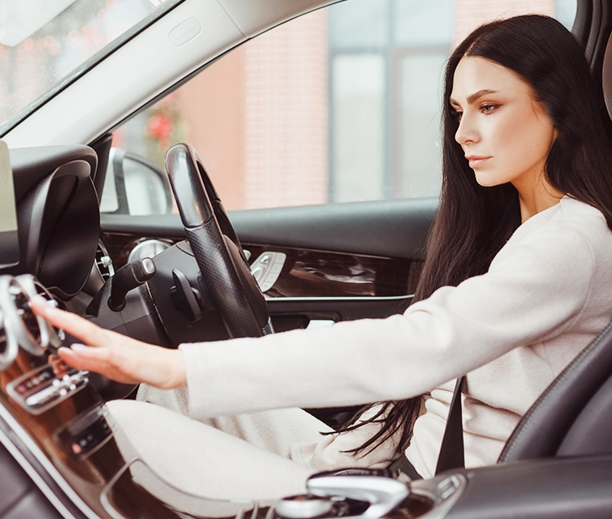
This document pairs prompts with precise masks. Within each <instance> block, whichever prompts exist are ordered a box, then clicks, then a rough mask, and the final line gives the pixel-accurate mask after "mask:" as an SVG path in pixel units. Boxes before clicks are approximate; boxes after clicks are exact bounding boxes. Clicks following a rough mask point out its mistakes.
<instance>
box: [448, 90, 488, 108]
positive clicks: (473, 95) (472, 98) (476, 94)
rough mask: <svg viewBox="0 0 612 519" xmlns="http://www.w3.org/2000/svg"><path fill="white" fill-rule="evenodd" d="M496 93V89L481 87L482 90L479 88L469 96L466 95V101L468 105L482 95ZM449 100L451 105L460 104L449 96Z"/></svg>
mask: <svg viewBox="0 0 612 519" xmlns="http://www.w3.org/2000/svg"><path fill="white" fill-rule="evenodd" d="M497 93H498V91H497V90H490V89H488V88H483V89H482V90H479V91H478V92H475V93H473V94H472V95H471V96H468V98H467V102H468V104H469V105H471V104H472V103H473V102H475V101H477V100H478V99H480V98H481V97H482V96H484V95H487V94H497ZM449 101H450V104H451V105H455V106H460V105H459V103H458V102H457V101H455V100H454V99H453V98H451V99H450V100H449Z"/></svg>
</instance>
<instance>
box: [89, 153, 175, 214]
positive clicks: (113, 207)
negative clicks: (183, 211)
mask: <svg viewBox="0 0 612 519" xmlns="http://www.w3.org/2000/svg"><path fill="white" fill-rule="evenodd" d="M100 212H101V213H107V214H129V215H151V214H170V213H171V212H172V192H171V191H170V184H169V182H168V176H167V175H166V173H165V172H164V171H162V170H161V169H160V168H159V167H158V166H157V165H156V164H153V163H152V162H150V161H149V160H147V159H145V158H144V157H140V156H138V155H135V154H133V153H129V152H126V151H125V150H122V149H119V148H111V151H110V155H109V160H108V167H107V169H106V178H105V179H104V189H103V191H102V199H101V200H100Z"/></svg>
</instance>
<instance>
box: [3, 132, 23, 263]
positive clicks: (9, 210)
mask: <svg viewBox="0 0 612 519" xmlns="http://www.w3.org/2000/svg"><path fill="white" fill-rule="evenodd" d="M17 263H19V238H18V235H17V211H16V209H15V188H14V186H13V170H12V169H11V162H10V160H9V151H8V147H7V146H6V143H5V142H4V141H0V268H1V267H10V266H13V265H17Z"/></svg>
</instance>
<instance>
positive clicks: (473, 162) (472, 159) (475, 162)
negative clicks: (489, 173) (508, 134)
mask: <svg viewBox="0 0 612 519" xmlns="http://www.w3.org/2000/svg"><path fill="white" fill-rule="evenodd" d="M465 158H466V159H467V160H468V162H469V165H470V168H472V169H476V168H478V167H479V166H482V165H483V164H484V163H485V162H486V161H487V160H489V159H490V158H491V157H480V156H477V155H466V156H465Z"/></svg>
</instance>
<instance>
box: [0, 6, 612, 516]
mask: <svg viewBox="0 0 612 519" xmlns="http://www.w3.org/2000/svg"><path fill="white" fill-rule="evenodd" d="M331 3H334V2H332V1H329V0H327V1H326V0H293V1H292V2H279V1H278V0H219V1H218V2H212V1H204V0H202V1H199V2H198V1H193V2H190V1H187V2H174V3H172V2H171V3H170V4H172V5H170V4H168V9H167V10H166V11H164V15H163V16H161V17H160V18H159V20H158V21H157V22H156V23H159V24H162V25H163V26H164V30H166V32H168V33H170V34H171V35H174V36H171V37H170V39H171V40H172V38H175V39H179V40H180V38H183V37H185V36H184V35H185V34H188V33H189V30H190V28H191V27H192V26H193V24H194V22H193V20H195V18H193V16H195V17H196V18H197V19H198V20H205V21H203V22H201V23H202V24H203V25H204V27H203V30H202V32H203V34H205V38H206V41H207V45H208V46H207V48H208V49H210V50H209V52H208V53H207V54H206V55H201V54H199V55H191V54H190V53H189V52H184V53H181V52H179V51H178V50H177V51H176V52H171V53H168V52H159V56H160V58H159V59H160V62H159V63H158V64H157V65H158V66H157V67H156V69H155V70H150V69H148V68H147V67H129V66H128V64H129V63H130V55H131V54H130V53H131V52H133V47H131V45H132V43H131V42H130V41H126V42H123V44H122V46H119V47H118V48H117V49H116V51H115V52H113V53H112V54H111V55H109V56H108V57H107V58H106V59H104V60H102V61H101V62H99V63H98V64H97V65H96V67H94V69H92V71H91V74H87V75H85V76H83V77H82V78H81V79H82V80H80V81H78V82H75V83H74V84H72V85H70V88H64V89H60V90H59V91H58V92H57V93H56V94H55V96H54V98H53V100H52V101H53V102H48V100H47V101H46V102H44V103H41V104H40V106H38V107H37V109H36V110H35V111H32V112H31V114H29V115H27V116H26V117H25V118H24V119H23V121H22V122H21V123H20V124H18V125H16V126H15V127H14V128H12V129H10V130H8V131H5V132H4V135H3V136H2V138H3V139H4V140H5V141H6V142H7V144H8V146H9V150H8V153H9V155H8V158H9V159H10V168H9V169H8V170H7V175H8V176H9V177H10V178H9V180H6V182H9V181H10V182H11V183H12V184H13V186H14V193H15V213H14V214H15V219H16V222H17V225H16V229H13V230H12V231H11V232H16V233H17V238H18V240H17V242H18V245H17V246H15V244H14V243H13V245H12V247H13V249H12V252H13V253H14V254H13V255H12V257H13V259H14V261H11V260H10V257H11V254H10V253H11V250H9V249H10V248H11V245H10V243H9V241H7V242H6V243H8V245H5V241H2V240H4V239H5V238H4V236H3V235H5V234H7V233H5V232H0V243H2V247H3V248H6V249H7V250H6V251H4V250H3V252H2V262H3V265H0V323H1V328H0V332H1V334H0V481H2V489H1V490H0V517H3V518H7V519H17V518H22V517H45V518H46V517H48V518H98V517H100V518H113V519H115V518H126V519H131V518H166V517H168V518H178V517H228V518H229V517H236V518H237V519H242V518H245V517H250V518H251V519H264V517H265V518H266V519H268V518H269V519H272V518H275V517H279V518H280V517H285V518H292V519H298V518H310V517H336V516H345V517H351V516H354V517H359V516H363V517H370V518H372V519H373V518H375V517H383V516H384V517H388V518H390V519H392V518H397V519H400V518H401V519H410V518H416V517H423V518H449V519H451V518H453V519H460V518H479V517H482V518H485V517H486V518H510V517H516V518H533V519H535V518H539V519H543V518H553V517H554V518H570V517H572V518H574V517H584V518H589V519H590V518H592V519H595V518H607V517H611V516H612V491H611V489H612V434H611V433H610V431H611V430H612V323H611V324H610V325H609V326H608V327H607V328H606V329H605V330H603V331H602V332H601V334H600V335H599V336H598V337H597V338H596V339H595V340H594V341H593V342H592V343H591V344H590V345H589V346H588V347H587V348H586V349H585V350H584V351H583V352H582V353H581V354H580V355H579V356H578V357H577V358H576V359H575V360H574V361H573V362H572V363H571V364H570V365H569V366H568V367H567V368H566V369H565V370H564V371H563V372H562V373H561V374H560V375H559V376H558V377H557V379H555V381H554V382H553V383H552V384H551V385H550V386H549V388H548V389H547V390H546V391H545V393H544V394H542V395H541V397H540V398H539V399H538V400H537V402H536V403H535V404H534V405H533V406H532V408H531V409H530V411H529V412H528V413H527V414H526V415H525V416H524V417H523V419H522V420H521V421H520V423H519V424H518V426H517V428H516V429H515V431H514V432H513V434H512V436H511V437H510V439H509V441H508V442H507V444H506V446H505V448H504V450H503V452H502V454H501V456H500V458H499V463H498V464H497V465H495V466H491V467H484V468H478V469H453V470H449V471H446V472H444V473H442V474H440V475H438V476H436V477H435V478H433V479H428V480H420V481H413V482H411V483H409V484H408V485H406V484H404V483H402V484H399V483H398V481H397V480H396V479H394V478H389V477H387V476H388V474H382V475H381V474H372V473H358V472H355V473H350V474H347V475H346V477H341V478H335V477H331V476H329V475H325V474H323V475H320V476H315V477H313V478H311V480H309V482H308V488H309V490H310V491H311V492H312V494H313V495H316V496H318V497H317V499H312V500H311V501H312V503H311V502H310V501H308V500H305V499H302V501H303V502H306V503H307V506H306V505H303V504H302V505H300V504H299V501H300V500H299V499H298V500H297V502H298V504H297V505H296V504H295V503H296V501H295V500H291V499H287V500H282V501H279V502H278V503H271V502H269V503H268V502H256V501H249V500H248V499H247V500H241V501H239V500H236V501H219V500H215V499H207V498H205V497H201V496H193V495H188V494H186V493H184V492H182V491H181V489H178V488H174V487H173V486H172V485H171V484H170V483H168V482H166V481H165V480H164V478H163V475H160V474H155V473H154V472H153V471H152V470H151V469H149V468H148V466H147V464H146V462H145V461H144V460H141V459H138V458H134V459H125V458H124V456H123V455H122V454H121V452H120V451H119V448H118V446H117V442H116V440H115V435H117V434H120V432H119V431H117V430H116V427H115V425H114V424H113V423H112V420H111V419H110V417H109V414H108V412H107V411H106V409H105V405H104V404H105V402H106V401H109V400H111V399H117V398H132V397H133V395H134V391H135V387H134V386H133V385H127V384H119V383H115V382H111V381H109V380H107V379H105V378H104V377H101V376H99V375H95V374H92V373H87V372H83V371H79V370H76V369H73V368H70V367H68V366H67V365H65V364H64V363H63V362H62V361H60V360H58V359H57V357H56V356H55V355H54V353H56V351H57V348H58V347H59V346H61V345H64V344H70V343H71V342H73V340H74V339H73V338H71V337H69V336H67V335H66V334H64V332H63V331H62V330H57V329H54V328H53V327H51V326H50V325H49V324H48V323H46V322H45V321H43V320H42V319H41V318H39V317H36V316H35V315H34V314H33V312H32V311H31V310H30V309H29V307H28V302H29V300H30V299H31V298H32V297H35V296H40V295H42V296H43V297H45V298H46V299H48V300H49V301H50V302H51V303H52V304H56V305H58V306H60V307H62V308H64V309H67V310H69V311H72V312H76V313H78V314H80V315H84V316H86V317H87V318H88V319H90V320H91V321H93V322H95V323H97V324H99V325H100V326H103V327H105V328H108V329H112V330H115V331H118V332H120V333H123V334H126V335H129V336H131V337H134V338H136V339H139V340H143V341H146V342H149V343H153V344H158V345H161V346H164V347H167V348H176V347H178V345H179V344H181V343H184V342H198V341H215V340H224V339H228V338H234V337H247V336H261V335H263V334H266V333H272V332H276V333H279V332H283V331H286V330H291V329H297V328H306V327H308V326H316V325H319V324H321V323H330V322H339V321H346V320H354V319H360V318H384V317H388V316H390V315H393V314H395V313H399V312H402V311H403V310H405V309H406V308H407V307H408V305H409V304H410V302H411V298H412V294H413V293H414V290H415V288H416V285H417V283H418V279H419V274H420V272H421V268H422V264H423V260H424V253H425V251H424V249H425V244H426V239H427V233H428V230H429V228H430V226H431V222H432V220H433V218H434V216H435V212H436V206H437V200H436V198H410V199H397V200H385V201H367V202H351V203H342V204H329V205H324V206H314V205H313V206H298V207H283V208H269V209H246V210H240V211H229V212H226V211H225V209H224V207H223V204H222V201H221V199H220V197H219V195H218V194H217V191H216V190H215V187H214V186H213V183H212V181H211V180H210V178H209V176H208V174H207V170H206V163H205V161H204V160H203V159H202V158H200V156H199V155H198V152H197V151H196V150H195V149H194V148H193V147H192V146H190V145H189V143H186V144H177V145H175V146H173V147H172V148H171V149H170V150H169V151H168V154H167V155H166V165H167V170H168V171H167V177H166V176H165V175H163V174H162V175H161V176H159V179H158V180H157V181H158V182H159V185H160V190H161V193H162V194H161V195H160V202H159V203H160V204H161V205H163V206H164V207H172V204H173V203H174V204H176V208H177V212H176V213H175V214H152V215H130V214H122V213H121V211H116V212H115V213H102V214H101V212H100V203H101V202H100V200H101V199H102V193H103V191H104V189H105V188H106V186H107V185H108V178H107V176H108V175H109V174H112V175H114V177H113V179H112V181H113V182H114V185H115V186H116V192H117V199H118V202H117V203H118V204H119V206H120V205H121V203H125V200H126V194H125V191H123V193H122V191H121V189H124V188H122V185H123V184H122V182H123V180H122V179H123V173H122V172H121V168H122V167H123V165H124V164H125V157H126V156H128V155H125V154H124V155H121V156H118V155H117V152H116V151H115V150H114V148H113V149H112V150H111V148H112V136H111V133H112V131H113V130H114V129H115V128H117V127H118V126H119V125H120V124H122V123H123V122H124V121H125V120H126V119H127V118H128V117H129V116H132V115H133V114H134V111H135V110H134V108H133V107H139V109H142V108H144V107H145V106H148V105H151V104H152V103H153V102H154V101H155V100H157V99H160V98H162V97H163V96H164V95H166V94H168V93H169V92H171V91H172V90H173V89H175V88H176V87H177V86H178V84H179V83H180V82H182V81H185V80H187V79H188V78H190V77H193V76H195V75H196V74H197V73H198V72H200V71H201V70H202V69H204V68H205V67H206V66H208V65H209V64H210V63H211V62H214V61H215V60H217V59H222V57H223V55H224V54H225V53H227V52H229V51H230V50H231V49H233V48H235V47H237V46H239V45H241V44H242V43H243V42H245V41H248V40H250V39H252V38H254V37H255V36H257V35H259V34H261V33H264V32H266V31H268V30H269V29H271V28H272V27H274V26H277V25H280V24H282V23H284V22H285V21H287V20H290V19H292V18H295V17H298V16H300V15H302V14H304V13H307V12H309V11H314V10H316V9H319V8H321V7H323V6H325V5H328V4H331ZM196 22H197V20H196ZM183 24H187V25H183ZM190 24H191V25H190ZM176 28H182V29H181V31H178V32H174V31H175V30H176ZM572 30H573V33H574V34H575V35H576V37H577V38H578V39H579V40H580V41H582V42H583V44H584V46H585V49H586V54H587V58H588V60H589V62H590V64H591V69H592V73H593V75H594V77H595V80H596V83H597V84H598V85H600V86H601V89H602V92H603V94H604V98H605V102H606V107H607V109H606V107H602V117H605V118H606V120H607V125H606V128H607V130H608V131H609V133H610V136H611V137H612V120H611V118H612V36H611V34H612V2H610V1H607V0H591V1H579V2H578V9H577V12H576V19H575V22H574V25H573V29H572ZM182 35H183V36H182ZM138 39H139V40H140V41H139V43H138V45H145V46H150V47H151V52H153V53H155V52H156V47H157V46H159V45H164V44H165V43H164V42H160V41H157V40H156V39H155V37H154V34H153V33H151V34H150V35H149V34H147V31H146V30H143V31H142V32H140V33H139V35H138ZM181 41H182V40H181ZM181 41H178V40H177V41H174V42H173V43H172V42H171V44H172V45H175V46H176V48H177V49H180V45H181V44H182V43H181ZM134 45H135V44H134ZM169 45H170V44H169ZM111 67H115V69H114V70H117V69H118V70H122V71H124V72H125V79H124V81H113V80H112V79H111V78H110V77H109V75H108V71H110V70H113V69H112V68H111ZM160 70H161V71H162V72H161V73H159V71H160ZM113 74H115V72H113ZM156 74H160V75H159V76H155V75H156ZM154 76H155V77H154ZM178 77H180V78H181V80H180V81H177V79H176V78H178ZM91 82H96V83H98V84H101V85H102V87H101V91H102V92H103V94H102V95H96V97H95V98H92V96H91V95H90V86H91V84H92V83H91ZM137 83H139V84H151V85H152V86H151V90H150V91H149V92H145V93H142V89H130V85H131V84H137ZM99 91H100V89H96V92H99ZM109 107H110V108H109ZM66 110H71V111H74V113H75V114H77V115H76V116H75V117H74V118H73V122H72V123H71V124H70V125H65V126H63V125H62V124H61V122H60V120H61V119H62V113H64V111H66ZM49 121H58V122H57V124H55V125H53V124H51V123H50V122H49ZM101 128H103V129H104V131H103V132H100V129H101ZM33 143H34V144H33ZM66 143H71V144H66ZM0 152H2V150H0ZM128 158H129V156H128ZM1 159H2V158H1V157H0V166H1V164H2V160H1ZM113 163H115V164H116V167H114V168H109V164H113ZM7 164H8V162H7ZM152 169H153V168H152ZM109 172H112V173H109ZM0 180H2V181H3V182H4V181H5V179H0ZM3 185H10V184H3ZM171 191H172V192H173V193H174V202H173V200H172V199H171V198H170V192H171ZM122 201H123V202H122ZM0 214H3V213H0ZM3 217H4V216H3ZM7 239H8V238H7ZM152 250H154V251H155V255H153V253H151V251H152ZM211 251H214V254H211ZM151 256H152V257H151ZM5 257H6V258H9V260H5V259H4V258H5ZM203 287H205V291H204V288H203ZM204 292H205V293H204ZM262 292H263V293H262ZM264 294H265V295H264ZM610 315H611V317H612V309H611V312H610ZM309 411H310V412H311V413H313V414H314V415H315V416H317V417H319V418H320V419H322V420H323V421H325V422H327V423H328V424H330V425H331V426H332V427H335V426H338V425H340V424H342V423H343V422H344V421H346V420H347V419H348V418H350V417H351V416H352V414H353V413H354V412H355V408H341V409H311V410H309ZM338 480H341V481H340V483H338V482H337V481H338ZM381 481H382V482H381ZM321 496H328V497H329V496H334V498H333V499H331V500H330V499H326V500H324V501H325V502H324V503H320V502H319V501H320V499H319V498H320V497H321ZM317 506H320V507H322V508H317ZM309 507H311V508H309Z"/></svg>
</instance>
